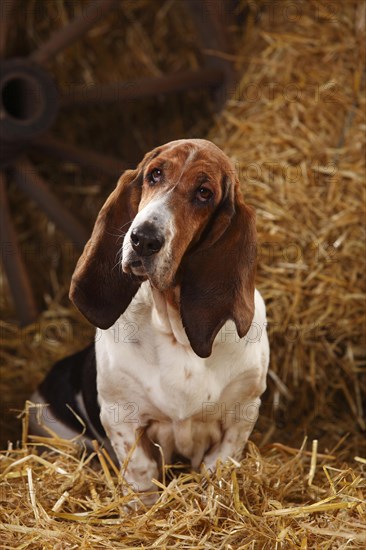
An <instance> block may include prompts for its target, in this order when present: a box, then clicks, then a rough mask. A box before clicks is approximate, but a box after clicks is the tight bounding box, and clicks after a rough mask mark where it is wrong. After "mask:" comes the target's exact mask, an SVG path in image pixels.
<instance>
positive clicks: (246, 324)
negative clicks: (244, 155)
mask: <svg viewBox="0 0 366 550" xmlns="http://www.w3.org/2000/svg"><path fill="white" fill-rule="evenodd" d="M230 200H233V204H231V211H232V216H231V219H230V220H228V212H230V207H229V206H228V204H226V207H225V209H224V214H219V216H218V218H217V220H215V225H216V226H219V227H220V226H221V227H222V219H220V217H221V216H222V215H224V216H225V218H226V220H225V223H226V229H224V231H216V234H219V235H220V236H219V237H218V238H217V240H215V241H214V242H212V241H211V240H210V236H209V235H207V239H208V246H207V242H205V241H204V242H203V243H202V244H201V245H200V246H199V247H198V248H197V249H196V250H195V251H193V252H191V253H190V254H188V255H187V257H186V258H185V260H184V263H183V265H182V270H183V273H182V282H181V295H180V311H181V316H182V320H183V325H184V327H185V330H186V333H187V336H188V339H189V341H190V344H191V346H192V349H193V350H194V351H195V353H196V354H197V355H199V356H200V357H208V356H209V355H210V354H211V351H212V345H213V341H214V339H215V337H216V335H217V333H218V331H219V330H220V328H221V327H222V326H223V325H224V323H225V322H226V321H227V320H228V319H232V320H233V321H234V322H235V325H236V329H237V332H238V335H239V336H240V338H242V337H243V336H245V334H246V333H247V332H248V330H249V328H250V325H251V322H252V320H253V315H254V290H255V282H254V279H255V268H256V229H255V213H254V210H253V209H252V208H250V207H249V206H247V205H246V204H244V202H243V200H242V198H241V196H240V195H239V190H238V182H237V184H236V192H235V198H234V199H230V198H229V197H228V198H227V199H226V203H229V202H230ZM215 229H216V228H215V227H214V228H213V230H214V233H215ZM220 233H221V234H220ZM210 234H212V231H210Z"/></svg>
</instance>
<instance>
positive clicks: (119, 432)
mask: <svg viewBox="0 0 366 550" xmlns="http://www.w3.org/2000/svg"><path fill="white" fill-rule="evenodd" d="M131 222H132V223H131ZM121 231H127V232H126V234H123V235H122V236H123V237H124V239H123V246H122V245H121V241H120V240H118V239H119V238H120V237H121ZM119 266H122V269H123V273H122V271H121V270H120V269H119ZM254 271H255V227H254V216H253V212H252V211H251V210H250V209H249V208H248V207H247V206H246V205H245V204H244V203H243V201H242V199H241V197H240V190H239V184H238V181H237V180H236V181H234V172H233V168H232V166H231V165H230V162H229V160H228V159H227V157H226V156H225V155H224V154H223V153H222V152H221V151H220V150H219V149H218V148H217V147H216V146H214V145H213V144H211V143H209V142H206V141H204V140H180V141H176V142H171V143H169V144H167V145H165V146H163V147H161V148H158V149H156V150H154V151H152V152H151V153H149V154H148V155H146V157H145V159H144V160H143V161H142V163H141V164H140V165H139V167H138V169H137V170H135V171H130V172H127V173H126V174H125V175H124V176H122V178H121V180H120V182H119V184H118V186H117V189H116V191H115V192H114V193H113V194H112V195H111V197H109V199H108V200H107V202H106V204H105V206H104V207H103V209H102V211H101V213H100V215H99V217H98V220H97V222H96V225H95V228H94V231H93V235H92V237H91V240H90V241H89V243H88V245H87V246H86V248H85V250H84V253H83V256H82V257H81V259H80V260H79V263H78V266H77V268H76V271H75V274H74V277H73V281H72V287H71V298H72V299H73V301H74V302H75V303H76V305H77V306H78V307H79V309H80V310H81V311H82V312H83V313H84V315H85V316H86V317H87V318H88V319H89V320H90V321H91V322H92V323H93V324H94V325H96V326H98V327H100V328H102V329H103V330H102V331H97V334H96V339H95V344H94V345H95V349H94V346H91V347H90V348H89V349H87V350H85V351H84V352H81V353H80V354H78V355H75V356H73V357H71V358H68V359H66V360H64V361H63V362H60V363H58V364H57V365H56V366H55V367H54V369H53V371H51V373H50V374H49V375H48V377H47V378H46V380H45V381H44V382H43V384H42V385H41V386H40V388H39V391H38V392H37V393H36V394H35V395H34V396H33V400H34V401H36V402H43V403H50V405H51V410H52V411H53V415H54V417H55V418H56V419H57V423H55V422H54V418H52V421H51V420H50V421H48V422H45V423H46V424H48V425H49V426H50V427H51V428H52V429H53V430H54V431H59V432H61V433H62V435H65V436H67V437H72V436H73V435H76V433H77V420H76V417H75V416H74V415H73V414H72V413H71V411H70V410H69V409H66V407H64V404H65V403H68V404H69V405H70V407H71V408H72V409H73V410H74V411H75V412H76V413H77V415H79V416H80V417H81V418H82V419H83V420H84V423H85V425H86V426H87V431H86V433H85V434H84V435H85V437H86V438H89V439H91V438H93V437H94V438H97V439H99V440H100V441H104V442H105V444H108V442H109V441H110V442H111V444H112V447H113V450H114V453H115V455H116V457H117V460H118V462H119V463H120V465H121V466H123V467H124V468H125V477H126V480H127V481H128V482H129V483H133V484H135V486H136V488H137V490H139V491H146V490H151V489H153V485H152V482H151V480H152V479H153V478H156V477H158V476H159V465H160V463H161V460H160V459H161V458H163V460H164V461H165V462H166V463H170V462H171V461H172V460H174V456H175V455H176V454H178V455H181V456H183V457H184V458H186V459H189V460H190V462H191V464H192V466H193V467H194V468H198V467H199V466H200V464H201V463H202V462H204V463H205V465H206V466H207V467H208V468H211V469H213V468H214V467H215V463H216V460H217V459H218V458H221V459H222V460H225V459H227V458H228V457H232V458H239V456H240V453H241V451H242V449H243V446H244V445H245V443H246V441H247V439H248V437H249V435H250V433H251V431H252V428H253V425H254V423H255V421H256V418H257V415H258V409H259V405H260V395H261V394H262V393H263V391H264V389H265V386H266V373H267V368H268V361H269V345H268V339H267V334H266V315H265V306H264V302H263V300H262V298H261V296H260V294H259V292H258V291H255V288H254ZM251 327H252V328H251ZM55 393H57V394H58V395H57V397H56V398H55ZM65 411H67V412H65ZM99 413H100V417H99ZM49 418H51V417H49ZM99 418H100V420H99ZM66 427H67V429H66ZM141 428H143V429H144V430H143V431H142V430H141ZM62 430H63V431H62ZM106 434H107V437H106Z"/></svg>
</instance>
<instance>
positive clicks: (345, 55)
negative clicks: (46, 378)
mask: <svg viewBox="0 0 366 550" xmlns="http://www.w3.org/2000/svg"><path fill="white" fill-rule="evenodd" d="M35 5H36V4H35V3H34V2H29V6H33V7H34V6H35ZM56 5H57V9H58V10H59V13H62V14H63V16H64V17H65V18H67V11H65V12H64V11H63V9H62V6H64V4H63V3H62V2H60V3H51V2H50V3H47V6H50V7H48V8H47V9H50V10H51V9H52V6H53V7H55V6H56ZM123 5H124V16H123V18H122V17H121V18H120V21H122V22H121V25H120V32H121V33H122V32H127V31H128V33H129V34H128V36H129V44H130V45H131V47H132V46H135V48H134V55H136V56H135V57H134V62H133V63H132V61H131V58H130V57H129V56H127V54H126V55H123V52H121V59H120V63H121V65H120V68H117V67H114V69H113V70H116V71H119V70H121V71H122V72H123V71H126V72H125V73H124V74H131V75H132V76H133V74H139V72H140V73H142V74H152V73H153V71H154V70H156V71H164V70H171V69H173V68H180V66H181V65H182V63H187V65H186V66H191V67H193V66H195V64H197V63H198V62H199V55H200V54H199V52H198V51H197V50H196V48H195V46H194V45H192V44H194V42H193V39H192V34H190V33H191V32H192V30H191V29H189V28H184V29H183V31H184V32H181V31H182V29H181V28H180V21H181V20H182V17H181V15H180V14H179V9H178V8H177V9H178V11H176V8H175V7H174V4H173V3H171V2H156V3H155V2H154V3H152V2H147V1H145V0H140V1H136V2H134V3H129V2H126V3H123ZM60 6H61V7H60ZM238 9H239V11H241V12H242V13H243V12H244V10H247V17H246V20H245V28H242V27H240V28H239V27H236V28H232V34H233V38H234V42H235V50H236V53H235V55H234V61H235V63H236V65H237V68H238V71H239V74H240V75H242V77H241V80H240V82H239V85H238V87H237V88H236V90H231V91H230V96H229V99H228V102H227V105H226V107H225V109H224V111H223V112H222V113H221V115H220V116H218V117H217V118H216V121H215V123H214V125H213V127H211V129H210V130H209V131H208V126H205V125H204V124H203V123H202V125H196V126H195V127H193V125H192V124H191V127H189V125H188V124H187V122H182V121H181V119H184V116H182V117H180V116H179V115H178V113H179V112H180V111H182V106H183V107H184V106H185V108H186V109H187V110H188V107H187V106H190V105H192V104H193V105H196V107H194V108H197V109H198V111H197V112H199V110H200V108H199V105H200V104H202V101H203V99H204V98H203V96H202V95H201V96H199V94H198V95H195V94H193V95H191V96H190V97H188V98H187V97H186V96H185V98H179V99H169V100H166V104H165V105H164V109H161V110H160V111H159V117H157V118H158V119H159V120H156V117H155V118H154V117H152V118H150V119H149V120H151V121H152V122H151V124H153V123H154V120H155V122H156V124H157V126H158V131H157V134H158V135H157V136H155V138H156V140H157V142H158V141H159V138H161V139H160V141H165V140H166V135H165V137H163V130H164V124H165V122H166V121H167V119H165V121H164V119H162V118H161V117H164V116H167V117H168V118H169V117H170V119H171V130H170V131H171V132H172V135H169V136H168V139H169V138H170V137H174V131H178V132H181V135H186V136H189V135H193V134H195V135H200V136H203V135H208V137H209V138H210V139H212V140H213V141H214V142H215V143H217V144H218V145H219V146H221V147H222V148H223V149H224V150H225V151H226V152H227V153H228V154H229V155H230V156H231V157H232V158H233V160H234V161H235V162H236V164H237V168H238V170H239V172H240V176H241V181H242V184H243V191H244V193H245V196H246V199H247V201H248V202H249V203H252V204H253V205H254V206H255V207H256V210H257V223H258V231H259V238H260V246H259V258H258V284H257V286H258V288H259V289H260V290H261V292H262V294H263V296H264V298H265V299H266V302H267V308H268V317H269V333H270V340H271V353H272V359H271V372H270V375H269V379H268V382H269V389H268V391H267V392H266V395H265V399H264V404H263V407H262V412H261V415H260V419H259V422H258V424H257V426H256V428H255V431H254V433H253V436H252V441H251V443H250V444H249V445H248V447H247V449H246V451H245V453H244V454H243V459H242V461H241V462H240V463H234V462H232V463H229V464H225V465H219V466H218V470H217V472H216V474H215V475H213V476H209V475H208V474H207V473H206V472H202V473H200V474H198V473H191V472H187V471H183V472H181V473H179V472H177V471H175V472H174V473H173V474H172V473H171V469H170V467H169V465H167V466H166V472H165V474H166V475H165V478H164V479H163V481H162V482H161V483H158V482H157V486H158V487H159V488H160V489H161V497H160V499H159V500H158V502H157V503H156V504H155V505H154V506H153V508H151V509H149V510H145V509H144V507H143V505H140V506H139V505H138V503H137V502H136V499H137V497H136V495H133V494H132V493H131V494H129V495H125V496H124V493H123V479H122V478H121V477H120V476H119V475H118V472H117V471H116V470H115V468H114V467H113V465H112V464H111V462H110V460H109V457H108V455H106V453H105V451H104V450H102V449H98V448H96V449H95V453H94V454H93V455H92V456H90V455H86V454H84V453H83V451H82V450H80V448H79V447H78V446H77V444H72V443H69V442H65V441H62V440H60V439H58V438H56V437H54V436H51V437H50V438H49V439H48V440H47V441H44V440H40V439H39V438H38V439H34V438H33V439H30V438H28V437H27V411H26V412H25V413H24V414H23V415H22V427H23V435H22V438H21V439H22V441H21V443H20V444H19V445H16V444H14V445H13V444H9V445H8V449H7V450H4V451H3V452H2V453H1V455H0V467H1V472H2V474H1V489H0V500H1V522H2V539H1V540H2V545H3V547H4V548H12V549H13V548H32V549H36V548H59V549H66V548H98V549H99V548H100V549H103V548H204V549H208V548H215V549H219V548H222V549H231V548H232V549H244V548H253V549H254V548H258V549H261V548H268V549H272V548H283V549H285V548H299V549H307V548H324V549H333V548H364V547H365V544H366V527H365V526H366V506H365V494H366V482H365V475H364V473H365V467H366V443H365V440H366V438H365V412H364V410H365V407H366V395H365V387H366V373H365V340H364V332H365V330H364V329H365V317H364V305H365V302H364V296H365V288H364V272H365V247H364V245H365V233H364V232H365V227H364V214H365V213H364V179H365V165H364V158H365V155H364V153H365V150H364V144H365V139H364V136H365V116H364V115H365V94H364V84H365V83H364V62H365V58H364V43H365V4H364V2H361V1H348V2H345V3H341V2H317V1H309V2H305V1H304V2H296V3H294V2H290V1H288V2H287V1H283V2H282V1H281V2H275V3H270V2H266V1H263V2H248V3H245V4H244V3H243V4H242V5H240V6H239V8H238ZM60 10H61V11H60ZM162 10H163V11H162ZM27 13H28V12H27ZM30 13H34V12H32V10H30ZM162 13H164V16H166V17H167V18H168V21H169V23H170V27H171V31H168V30H166V31H164V32H165V33H168V34H169V32H172V33H173V35H170V38H171V39H172V40H175V42H174V43H175V44H176V45H177V48H178V49H177V52H178V53H179V55H178V53H177V57H174V55H173V54H171V52H172V51H173V48H171V47H170V48H167V46H166V38H167V36H166V35H164V32H163V30H162V29H161V25H159V24H158V23H159V21H161V19H160V20H159V17H160V18H161V17H162ZM126 14H127V15H126ZM141 14H145V15H144V16H143V17H142V22H140V19H137V17H138V16H140V15H141ZM144 17H145V19H144ZM52 21H53V22H54V23H55V24H56V22H55V19H52V18H51V22H52ZM126 21H127V23H128V24H127V23H126ZM131 22H132V23H131ZM147 22H148V23H149V24H147ZM184 24H185V25H188V27H189V24H188V23H184ZM151 25H152V27H153V28H154V29H155V30H156V29H160V30H159V33H160V34H159V33H158V34H157V35H155V36H154V33H152V32H148V30H149V29H150V28H151ZM154 25H155V26H154ZM29 28H30V29H31V30H32V33H31V34H32V36H31V39H32V40H37V39H39V37H40V36H43V35H42V33H44V32H46V31H45V29H43V28H42V26H41V25H40V23H37V24H36V23H34V24H33V25H30V27H29ZM106 28H107V27H103V26H102V25H101V26H100V27H99V31H95V36H91V37H88V39H85V41H83V43H82V44H81V45H80V46H79V49H77V50H76V51H74V53H72V51H71V50H70V53H69V54H68V55H69V56H70V57H69V58H68V57H67V58H65V59H63V60H62V62H60V66H54V67H53V70H54V72H55V74H56V75H57V77H58V79H59V81H60V85H61V84H62V83H65V82H70V80H72V77H73V74H75V73H74V72H73V71H76V72H77V71H78V68H80V67H79V65H78V64H81V63H82V64H83V72H82V78H84V79H85V78H88V77H89V78H91V77H93V78H94V77H95V78H96V79H100V80H101V81H103V80H104V81H105V78H106V74H107V73H103V72H101V71H102V69H100V64H98V63H97V60H98V55H100V56H101V57H100V58H99V59H108V55H107V53H106V52H103V51H102V50H99V49H98V44H99V43H100V42H103V41H101V40H100V37H103V38H104V39H105V40H111V38H110V36H109V34H108V37H107V33H106ZM116 32H117V31H116ZM117 34H118V32H117ZM142 37H143V40H142ZM97 38H98V39H97ZM28 39H30V38H29V37H28ZM24 40H25V39H24ZM117 42H118V41H116V43H117ZM136 44H138V45H139V47H137V46H136ZM109 45H111V44H110V43H109ZM88 47H89V49H88ZM164 48H165V49H164ZM85 52H89V53H88V55H86V54H85ZM84 54H85V55H84ZM165 54H166V55H165ZM183 54H184V56H183ZM183 57H184V59H185V61H184V62H183V61H179V59H183ZM81 60H83V61H81ZM147 60H149V62H147ZM150 60H151V62H150ZM163 60H165V61H163ZM164 63H165V65H164ZM97 67H99V68H97ZM154 67H155V69H154ZM65 71H66V72H67V71H70V72H69V73H68V74H66V72H65ZM98 71H99V72H98ZM134 71H135V73H134ZM107 72H108V74H109V69H108V71H107ZM78 74H79V73H78ZM88 75H89V76H88ZM93 75H94V76H93ZM151 105H152V104H151V103H150V104H149V102H147V103H146V104H144V105H143V108H144V109H145V111H144V116H145V117H147V113H150V111H151ZM154 108H157V107H156V106H154ZM165 108H167V114H166V115H164V112H165V110H166V109H165ZM134 109H135V111H134ZM140 109H142V107H140ZM136 110H137V111H138V109H137V108H136V106H134V105H132V106H129V107H128V109H127V110H126V113H123V114H121V112H120V111H119V116H121V117H124V122H125V123H126V124H127V123H129V122H131V120H133V117H134V116H136ZM183 111H184V109H183ZM114 112H115V111H113V109H112V111H110V110H108V109H106V108H101V109H99V110H97V112H96V113H95V117H94V116H93V119H92V120H88V124H86V122H85V120H84V119H85V116H86V115H85V113H84V112H79V113H77V114H75V113H74V114H70V119H69V120H68V121H67V120H64V121H62V122H60V123H59V132H60V133H63V134H64V135H67V136H69V135H70V139H71V137H72V138H73V139H74V140H78V139H80V140H82V139H84V140H85V141H83V143H84V142H86V141H87V140H88V139H91V138H90V135H89V134H88V132H89V131H90V125H92V128H93V130H95V129H98V128H99V130H98V131H96V133H95V136H97V137H96V138H95V140H96V142H97V144H98V145H99V146H100V149H101V150H103V148H105V150H106V151H109V148H110V147H111V148H112V149H113V148H114V152H115V153H116V154H117V153H118V149H119V148H120V149H121V148H123V146H124V139H125V140H126V141H128V140H127V139H126V138H123V136H120V137H117V134H116V133H113V132H117V130H112V131H111V130H110V128H114V126H115V125H111V120H113V118H112V117H113V113H114ZM186 112H187V111H186ZM134 113H135V114H134ZM208 114H209V107H207V116H208ZM149 116H150V115H149ZM129 117H131V118H129ZM196 118H198V117H196ZM177 119H178V122H175V121H176V120H177ZM185 120H187V118H186V119H185ZM104 124H106V126H104ZM185 124H186V126H185ZM200 124H201V123H200ZM147 126H149V125H147ZM173 128H174V129H173ZM111 133H112V134H113V135H111ZM106 134H107V136H106ZM133 139H134V140H136V141H135V143H134V147H135V149H136V147H137V148H140V149H141V152H142V151H143V150H144V149H146V150H147V149H149V148H151V146H152V145H154V144H156V143H157V142H154V136H153V132H152V131H151V127H150V129H147V131H146V132H141V131H140V130H135V133H134V136H133ZM103 140H104V141H103ZM126 147H128V146H126ZM131 149H133V147H131ZM135 154H136V153H135ZM38 166H39V168H40V170H42V173H43V174H44V175H45V176H49V177H51V176H52V178H53V179H52V181H53V182H54V183H55V184H57V191H58V192H59V193H60V196H62V198H63V200H64V201H65V202H66V203H67V204H70V208H72V209H74V211H80V212H82V216H83V218H84V219H85V222H89V223H92V220H93V218H94V217H95V215H96V212H97V211H98V208H99V206H100V204H101V202H102V200H103V197H105V196H106V194H107V193H108V191H109V189H110V187H111V182H108V181H107V180H103V179H102V178H98V177H95V176H93V180H90V179H88V178H87V177H86V176H85V175H83V174H81V172H80V171H79V170H78V169H77V168H76V167H74V166H71V165H67V164H65V165H62V166H60V165H59V164H57V165H56V164H54V163H52V162H50V161H48V160H46V161H45V159H41V158H40V159H39V160H38ZM11 193H12V203H13V205H14V210H16V218H17V219H16V222H17V227H18V229H19V231H20V233H21V236H20V238H21V242H22V246H23V249H24V250H25V252H26V253H27V261H28V264H29V265H31V266H32V271H33V273H34V284H35V287H36V289H37V292H38V294H39V296H40V297H43V299H44V300H45V302H46V304H47V310H46V311H45V312H44V313H43V314H42V315H41V317H40V319H39V320H38V322H37V323H36V324H34V325H32V326H29V327H26V328H24V329H19V328H17V327H16V325H15V323H14V322H12V316H13V313H12V306H11V303H10V300H9V298H8V296H7V289H6V283H5V282H4V283H3V290H4V292H3V300H4V301H3V308H4V311H5V312H6V317H7V319H8V321H6V322H3V323H2V333H3V346H2V352H1V353H2V377H1V394H2V396H4V399H3V408H4V409H5V410H4V412H3V413H2V415H1V425H2V431H3V434H4V439H6V438H10V439H12V440H13V441H15V440H16V438H17V437H18V438H20V433H19V427H20V425H21V422H20V420H14V417H15V412H14V411H12V412H11V413H9V408H11V409H17V410H21V409H22V408H23V404H24V399H25V398H26V396H27V395H28V394H29V393H30V391H31V389H32V388H33V387H34V386H35V385H36V384H37V383H38V382H39V381H40V379H41V378H42V376H43V373H44V372H45V371H46V370H47V369H48V368H49V367H50V365H51V363H52V362H53V361H54V360H55V359H57V358H59V357H61V356H63V355H65V354H66V353H70V352H72V351H74V350H76V349H80V348H81V347H82V346H83V345H84V344H85V343H86V342H88V341H89V338H90V337H91V335H92V329H91V328H90V327H88V326H87V325H86V324H85V322H84V321H83V320H82V319H81V317H80V316H79V314H78V313H76V312H75V311H74V309H73V308H71V306H70V305H69V303H68V301H67V289H68V282H69V279H70V275H71V272H72V268H73V265H74V263H75V260H76V254H75V252H73V250H72V247H71V246H69V245H68V243H65V241H64V237H63V236H61V235H59V234H58V233H57V231H55V229H54V228H53V227H52V225H51V224H50V223H49V222H48V221H47V220H46V219H45V218H43V216H42V215H41V214H40V213H39V212H38V210H37V209H36V208H35V207H34V206H32V205H31V204H30V203H28V202H27V201H26V200H25V199H24V198H23V197H22V196H20V194H18V192H17V190H16V189H13V188H12V189H11ZM25 211H26V212H27V216H28V220H27V221H25V220H24V219H23V216H24V212H25ZM5 413H6V414H5ZM41 444H42V445H43V448H40V445H41ZM4 449H6V443H4Z"/></svg>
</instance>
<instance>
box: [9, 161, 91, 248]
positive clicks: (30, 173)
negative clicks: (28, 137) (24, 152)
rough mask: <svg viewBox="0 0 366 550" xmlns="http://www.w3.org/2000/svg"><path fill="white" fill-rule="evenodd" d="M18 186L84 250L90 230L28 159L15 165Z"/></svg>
mask: <svg viewBox="0 0 366 550" xmlns="http://www.w3.org/2000/svg"><path fill="white" fill-rule="evenodd" d="M14 168H15V177H16V182H17V184H18V186H19V187H20V188H21V189H22V191H24V192H25V193H26V194H27V195H28V196H29V197H30V198H31V199H33V200H34V201H36V202H37V203H38V205H39V206H40V207H41V208H42V209H43V210H44V211H45V212H46V214H47V215H48V216H49V218H51V220H53V221H54V223H55V224H56V225H57V227H58V228H59V229H61V231H63V232H64V233H65V234H66V235H68V236H69V237H70V239H71V240H72V241H73V243H74V244H75V246H76V247H77V248H78V249H80V250H82V249H83V247H84V245H85V243H86V241H87V239H88V236H89V235H88V232H87V231H86V229H85V228H84V227H83V226H82V224H81V223H80V222H79V221H78V220H77V219H76V218H74V216H73V215H72V214H70V212H69V211H68V210H67V209H66V208H65V207H64V206H63V205H62V203H61V202H60V201H59V199H58V198H57V197H55V195H54V194H53V193H51V191H50V190H49V189H48V187H47V185H46V183H45V181H44V180H43V179H42V177H41V176H40V175H39V173H38V172H37V170H36V167H35V166H34V165H33V164H32V163H31V162H29V161H28V160H26V159H22V160H19V161H18V162H17V163H16V164H15V166H14Z"/></svg>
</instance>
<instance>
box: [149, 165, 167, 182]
mask: <svg viewBox="0 0 366 550" xmlns="http://www.w3.org/2000/svg"><path fill="white" fill-rule="evenodd" d="M162 175H163V172H162V170H160V169H159V168H154V170H151V172H150V173H149V174H148V175H147V179H148V182H149V183H150V185H155V184H156V183H159V181H160V180H161V177H162Z"/></svg>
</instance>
